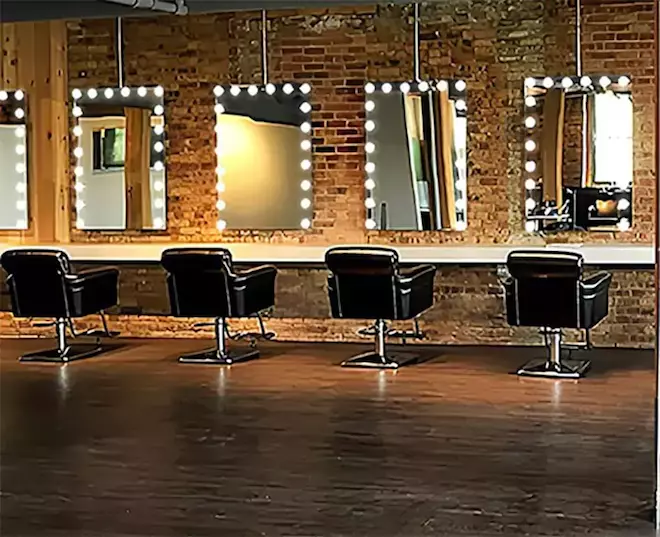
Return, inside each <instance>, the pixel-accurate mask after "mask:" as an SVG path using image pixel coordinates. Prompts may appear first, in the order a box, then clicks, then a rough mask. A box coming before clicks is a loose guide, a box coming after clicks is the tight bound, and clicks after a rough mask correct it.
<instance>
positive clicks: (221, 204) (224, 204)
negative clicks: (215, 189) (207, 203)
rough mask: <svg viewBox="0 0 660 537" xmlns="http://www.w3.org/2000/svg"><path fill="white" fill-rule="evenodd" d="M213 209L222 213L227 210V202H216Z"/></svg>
mask: <svg viewBox="0 0 660 537" xmlns="http://www.w3.org/2000/svg"><path fill="white" fill-rule="evenodd" d="M215 208H216V209H218V211H224V210H225V209H226V208H227V202H226V201H225V200H218V201H217V202H216V204H215Z"/></svg>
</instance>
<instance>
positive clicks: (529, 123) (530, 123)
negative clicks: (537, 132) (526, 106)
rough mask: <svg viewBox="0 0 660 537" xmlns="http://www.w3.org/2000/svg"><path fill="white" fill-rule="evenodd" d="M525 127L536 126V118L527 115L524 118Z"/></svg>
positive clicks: (531, 127)
mask: <svg viewBox="0 0 660 537" xmlns="http://www.w3.org/2000/svg"><path fill="white" fill-rule="evenodd" d="M525 127H527V128H528V129H533V128H534V127H536V119H534V118H533V117H532V116H528V117H526V118H525Z"/></svg>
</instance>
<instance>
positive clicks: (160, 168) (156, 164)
mask: <svg viewBox="0 0 660 537" xmlns="http://www.w3.org/2000/svg"><path fill="white" fill-rule="evenodd" d="M164 168H165V166H163V163H162V162H161V161H160V160H157V161H156V162H154V170H156V171H157V172H162V171H163V169H164Z"/></svg>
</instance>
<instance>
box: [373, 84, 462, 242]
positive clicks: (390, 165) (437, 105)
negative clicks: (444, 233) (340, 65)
mask: <svg viewBox="0 0 660 537" xmlns="http://www.w3.org/2000/svg"><path fill="white" fill-rule="evenodd" d="M466 88H467V84H466V83H465V81H463V80H441V81H433V82H424V81H422V82H382V83H372V82H370V83H368V84H367V85H366V86H365V93H366V102H365V109H366V123H365V129H366V133H367V140H366V146H365V149H366V153H367V161H366V164H365V173H366V177H365V188H366V200H365V205H366V208H367V220H366V227H367V228H368V229H380V230H408V231H427V230H428V231H431V230H454V231H463V230H465V229H466V227H467V93H466Z"/></svg>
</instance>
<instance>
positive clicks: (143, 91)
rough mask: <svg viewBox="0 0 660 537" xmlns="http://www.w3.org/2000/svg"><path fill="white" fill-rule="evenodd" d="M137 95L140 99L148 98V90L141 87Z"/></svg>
mask: <svg viewBox="0 0 660 537" xmlns="http://www.w3.org/2000/svg"><path fill="white" fill-rule="evenodd" d="M137 94H138V95H139V96H140V97H146V96H147V88H145V87H144V86H140V87H139V88H138V90H137Z"/></svg>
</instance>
